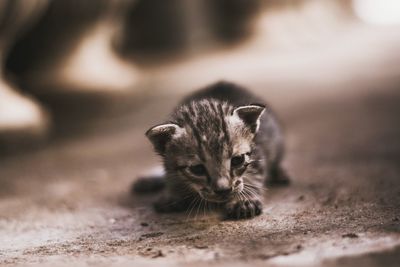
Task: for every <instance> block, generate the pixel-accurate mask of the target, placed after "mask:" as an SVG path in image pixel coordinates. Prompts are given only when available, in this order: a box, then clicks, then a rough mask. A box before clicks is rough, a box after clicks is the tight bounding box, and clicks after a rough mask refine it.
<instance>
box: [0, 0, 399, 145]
mask: <svg viewBox="0 0 400 267" xmlns="http://www.w3.org/2000/svg"><path fill="white" fill-rule="evenodd" d="M399 9H400V5H399V4H398V3H397V1H395V0H386V1H373V0H354V1H350V0H338V1H313V0H300V1H299V0H279V1H275V0H264V1H263V0H193V1H184V0H168V1H157V0H146V1H140V0H112V1H105V0H101V1H78V0H73V1H62V0H57V1H47V0H32V1H28V2H27V1H22V0H16V1H6V0H3V1H1V3H0V59H1V83H0V85H1V87H0V94H1V99H0V101H1V102H0V104H1V105H0V142H1V147H2V148H3V149H2V150H4V149H7V150H10V149H13V148H15V147H21V146H27V145H32V144H35V143H38V142H43V140H48V138H52V137H54V134H56V133H58V132H57V129H62V131H61V134H68V132H69V131H71V132H72V128H80V129H83V128H86V127H89V128H90V124H91V123H94V122H95V121H97V122H98V121H100V120H103V119H104V118H103V116H102V115H100V114H101V112H102V111H104V110H107V112H106V113H110V109H111V110H113V112H117V111H118V112H122V113H125V114H127V113H126V112H128V111H129V110H132V108H133V109H136V108H139V107H138V106H139V104H138V103H137V100H138V99H139V98H143V97H145V96H148V97H150V95H151V96H153V97H162V96H163V95H164V94H175V93H176V92H178V91H190V90H193V89H195V88H198V87H201V86H204V85H206V84H208V83H211V82H213V81H216V80H220V79H227V80H233V81H237V82H241V83H243V84H257V83H258V84H260V83H262V84H263V86H262V87H263V89H262V90H268V91H269V92H276V93H281V94H288V95H292V94H293V93H295V94H297V93H296V91H292V90H290V89H289V88H293V87H296V86H298V85H299V86H300V87H305V84H306V85H307V86H308V87H312V89H315V91H316V92H315V93H329V91H332V90H334V91H337V90H341V89H342V88H346V90H347V89H349V90H356V89H357V88H347V87H351V80H352V79H357V78H358V77H360V76H361V75H363V76H365V77H368V79H372V77H371V75H372V76H373V79H375V80H377V79H383V80H384V79H386V78H392V77H393V76H396V75H398V74H399V70H398V68H397V65H396V64H393V63H392V62H393V61H395V60H396V59H398V57H399V56H398V55H399V51H398V49H397V47H398V44H399V43H398V42H399V38H400V37H399V34H398V27H397V25H398V24H399V23H400V11H399ZM391 64H393V65H392V66H391ZM332 82H333V83H335V84H334V85H332ZM365 83H368V81H365ZM332 87H333V88H332ZM293 90H295V89H293ZM310 90H311V88H310ZM300 97H301V96H300ZM307 97H308V96H307ZM139 102H140V103H143V102H142V101H139ZM107 119H109V118H107ZM131 123H134V122H133V121H131ZM82 124H83V125H82ZM88 124H89V125H88ZM74 125H75V126H74ZM71 127H72V128H71Z"/></svg>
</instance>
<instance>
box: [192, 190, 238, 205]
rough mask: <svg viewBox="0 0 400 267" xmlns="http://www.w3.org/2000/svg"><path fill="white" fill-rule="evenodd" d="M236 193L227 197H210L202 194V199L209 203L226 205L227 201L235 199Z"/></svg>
mask: <svg viewBox="0 0 400 267" xmlns="http://www.w3.org/2000/svg"><path fill="white" fill-rule="evenodd" d="M235 195H236V194H235V192H232V194H229V195H227V196H223V197H222V196H217V195H209V194H204V193H201V192H200V197H201V198H203V199H204V200H206V201H209V202H214V203H224V202H227V201H230V200H231V199H232V198H234V197H235Z"/></svg>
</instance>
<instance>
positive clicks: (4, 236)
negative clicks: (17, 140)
mask: <svg viewBox="0 0 400 267" xmlns="http://www.w3.org/2000/svg"><path fill="white" fill-rule="evenodd" d="M396 62H398V61H396ZM397 66H398V65H397ZM397 72H398V71H397ZM363 75H364V76H365V77H364V76H363ZM363 75H361V76H360V77H361V78H358V80H357V79H356V80H352V83H351V86H350V87H352V89H354V90H350V88H347V89H348V91H346V90H339V88H338V90H331V91H330V92H329V94H315V91H313V90H311V89H309V88H308V85H307V84H304V85H301V84H299V83H297V84H296V87H298V90H299V91H297V93H293V94H292V93H289V94H287V93H285V94H283V93H282V94H281V93H280V91H273V92H272V91H268V90H267V89H265V87H264V86H263V83H262V82H254V83H253V87H252V88H253V89H254V90H255V91H258V92H259V93H260V94H262V95H264V96H265V97H266V98H267V99H269V100H270V102H271V104H272V106H274V107H275V109H276V112H277V114H278V115H279V117H280V118H281V120H282V122H283V123H284V125H285V132H286V137H287V157H286V159H285V166H286V168H287V170H288V172H289V173H290V174H291V176H292V179H293V183H292V184H291V185H290V186H289V187H284V188H269V189H268V190H267V191H266V193H265V198H266V203H267V204H266V206H265V208H264V212H263V214H262V215H261V216H259V217H257V218H255V219H252V220H243V221H237V222H234V221H221V220H220V218H218V216H217V215H213V214H207V213H206V212H205V211H203V209H197V210H195V211H194V212H192V215H191V216H187V214H167V215H160V214H156V213H155V212H154V211H153V210H152V208H151V203H152V201H153V200H154V199H155V198H156V197H157V196H156V195H150V196H141V197H140V196H134V195H132V194H131V193H130V188H131V185H132V182H133V181H134V180H135V179H136V177H138V176H139V175H141V174H143V173H145V172H147V171H148V170H149V169H151V168H153V167H154V166H156V165H157V162H158V160H157V158H156V156H155V155H154V153H153V152H152V150H151V146H150V144H149V143H148V142H147V141H146V140H145V137H144V135H143V132H144V131H145V130H146V129H147V128H148V127H149V126H151V125H152V124H153V123H155V122H158V121H160V120H161V119H162V118H163V116H165V114H166V112H168V111H169V110H170V109H171V108H172V106H173V105H174V103H175V102H176V101H178V100H179V97H180V96H181V93H176V94H172V93H166V92H164V94H163V93H162V92H160V93H159V94H158V96H159V97H158V98H151V97H148V98H146V97H143V98H139V99H137V100H136V101H134V103H133V104H132V105H133V106H134V107H132V108H131V112H127V113H124V115H123V116H120V115H115V114H102V115H101V116H102V117H101V118H97V119H95V120H92V121H91V120H89V119H87V118H85V120H83V119H82V120H81V121H80V122H79V116H76V115H77V114H79V111H77V110H74V109H71V110H70V111H69V112H70V113H69V117H70V122H69V123H70V124H69V125H61V126H60V128H59V129H58V133H59V135H60V136H61V137H58V138H55V139H54V140H53V141H51V143H50V144H48V145H46V146H45V147H43V148H40V149H35V150H32V151H28V152H25V153H16V154H12V155H8V156H4V157H2V158H1V160H0V240H1V242H0V264H1V265H2V266H14V265H38V266H47V265H48V266H54V265H57V266H87V265H89V266H92V265H93V266H94V265H96V266H121V265H122V266H127V265H129V266H138V265H141V266H204V265H206V264H207V265H208V266H244V265H251V266H265V265H269V266H293V265H295V266H299V265H300V266H399V262H400V179H399V174H400V164H399V162H400V138H399V136H400V123H399V114H400V105H399V103H400V91H399V90H398V87H399V84H400V82H399V81H400V79H399V77H400V76H399V74H398V73H397V74H396V75H395V76H392V77H391V78H390V79H389V80H390V81H389V82H386V83H385V84H383V85H382V84H381V82H380V81H377V82H376V83H372V82H371V83H369V82H365V80H367V81H368V79H369V78H371V76H369V75H368V72H365V73H363ZM171 79H172V78H171ZM316 79H318V78H316ZM374 79H375V78H374ZM331 82H332V87H335V86H336V87H340V86H341V85H340V82H337V83H335V81H333V80H332V81H331ZM249 84H251V83H249ZM292 87H293V85H292ZM353 87H354V88H353ZM355 88H357V89H359V90H355ZM282 90H283V89H282ZM291 92H294V91H291ZM82 108H83V107H82ZM55 112H56V111H55ZM55 114H56V115H55V116H56V117H57V116H58V115H57V112H56V113H55ZM60 116H61V115H60ZM99 116H100V115H99ZM71 118H72V119H71ZM66 121H68V120H66ZM94 121H95V122H96V123H95V122H94ZM66 124H67V123H66ZM71 125H72V126H71ZM74 125H75V126H74ZM76 125H79V127H77V126H76ZM84 126H86V128H85V127H84ZM74 127H75V128H74ZM80 127H82V129H80ZM77 128H79V129H77ZM83 128H85V129H83ZM60 133H61V134H60Z"/></svg>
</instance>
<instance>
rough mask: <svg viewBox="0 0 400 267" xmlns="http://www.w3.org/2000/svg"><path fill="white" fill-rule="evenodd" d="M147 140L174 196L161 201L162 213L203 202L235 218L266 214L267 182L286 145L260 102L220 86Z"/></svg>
mask: <svg viewBox="0 0 400 267" xmlns="http://www.w3.org/2000/svg"><path fill="white" fill-rule="evenodd" d="M238 96H240V97H238ZM255 102H257V103H258V104H252V103H255ZM260 103H262V104H260ZM265 109H267V112H264V111H265ZM146 135H147V136H148V138H149V139H150V140H151V142H152V143H153V144H154V147H155V149H156V151H157V152H158V153H159V154H160V155H161V157H162V158H163V162H164V167H165V171H166V179H167V186H168V194H169V196H167V197H164V198H163V199H162V200H161V201H160V202H158V204H157V205H156V208H157V209H158V210H159V211H170V210H173V211H175V210H177V209H186V208H188V207H189V206H190V205H189V204H190V203H191V202H193V199H196V198H200V199H201V200H202V201H203V200H204V201H205V202H209V203H220V204H222V205H223V206H224V208H225V212H226V214H227V215H228V216H229V217H232V218H249V217H253V216H255V215H258V214H260V213H261V209H262V197H261V192H262V188H263V185H264V181H265V179H266V178H267V177H268V174H269V173H270V172H271V170H272V169H276V168H278V167H279V163H280V160H281V157H282V148H283V145H282V137H281V134H280V130H279V127H278V124H277V123H276V120H275V118H274V117H273V115H272V113H271V112H270V110H269V108H267V107H266V105H265V104H264V103H263V102H262V101H260V99H257V98H256V97H254V96H253V95H251V94H250V93H249V92H248V91H246V90H245V89H243V88H240V87H238V86H236V85H234V84H231V83H217V84H214V85H212V86H210V87H208V88H206V89H203V90H200V91H198V92H197V93H195V94H193V95H192V96H189V97H188V98H186V99H185V100H184V101H183V102H182V103H181V104H180V105H179V106H178V107H177V108H176V109H175V111H174V112H173V113H172V115H171V117H170V120H169V121H168V122H167V123H164V124H161V125H157V126H155V127H153V128H151V129H150V130H149V131H148V132H147V133H146ZM235 162H239V163H240V164H239V165H235ZM199 166H200V167H199ZM199 173H200V175H199ZM221 192H223V193H224V194H222V195H221ZM226 192H228V193H226ZM174 203H175V204H174Z"/></svg>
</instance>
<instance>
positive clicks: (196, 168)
mask: <svg viewBox="0 0 400 267" xmlns="http://www.w3.org/2000/svg"><path fill="white" fill-rule="evenodd" d="M189 171H190V172H191V173H193V174H194V175H196V176H205V175H207V170H206V167H204V165H203V164H198V165H193V166H190V167H189Z"/></svg>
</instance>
